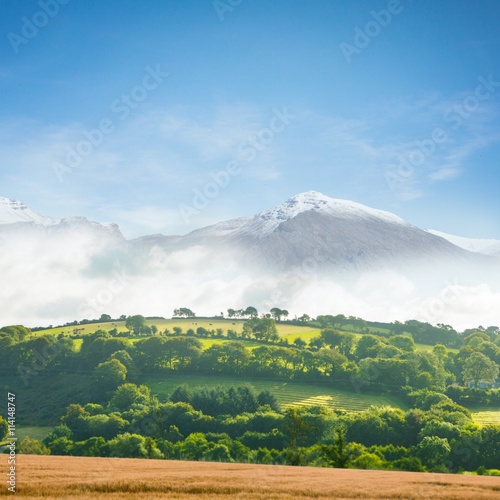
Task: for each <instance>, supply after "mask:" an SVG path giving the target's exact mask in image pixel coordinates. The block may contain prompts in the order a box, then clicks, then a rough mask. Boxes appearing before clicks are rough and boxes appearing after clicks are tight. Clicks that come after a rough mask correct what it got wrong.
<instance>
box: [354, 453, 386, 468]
mask: <svg viewBox="0 0 500 500" xmlns="http://www.w3.org/2000/svg"><path fill="white" fill-rule="evenodd" d="M352 465H353V466H354V467H355V468H356V469H383V468H384V461H383V460H382V459H381V458H380V457H379V456H378V455H375V453H363V454H362V455H360V456H359V457H358V458H356V459H355V460H353V462H352Z"/></svg>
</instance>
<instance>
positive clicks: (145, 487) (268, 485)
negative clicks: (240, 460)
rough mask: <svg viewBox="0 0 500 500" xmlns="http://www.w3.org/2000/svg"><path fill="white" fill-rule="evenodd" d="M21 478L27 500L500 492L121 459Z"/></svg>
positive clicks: (433, 478) (67, 465) (53, 467)
mask: <svg viewBox="0 0 500 500" xmlns="http://www.w3.org/2000/svg"><path fill="white" fill-rule="evenodd" d="M18 473H19V477H20V478H22V480H20V481H19V484H18V490H17V492H16V498H18V499H23V500H28V499H34V498H45V499H46V500H52V499H55V498H58V499H59V498H80V499H92V500H95V499H97V500H99V499H115V498H116V499H129V498H130V499H147V500H155V499H160V498H166V497H168V498H175V499H177V500H188V499H195V498H196V499H198V500H208V499H210V500H222V499H244V498H251V499H252V500H270V499H273V500H296V499H297V498H301V499H304V500H306V499H325V500H334V499H354V498H357V499H359V498H364V499H374V500H375V499H387V498H398V499H408V500H410V499H422V498H425V499H428V498H433V499H437V500H439V499H461V500H466V499H471V500H472V499H473V500H493V499H497V498H498V492H499V491H500V485H499V481H498V478H495V477H484V476H471V475H467V476H463V475H450V474H416V473H411V472H387V471H374V470H362V471H361V470H350V469H326V468H312V467H290V466H280V465H274V466H270V465H250V464H224V463H210V462H177V461H168V460H137V459H120V458H86V457H85V458H84V457H55V456H54V457H41V456H31V455H22V456H20V457H18ZM4 489H5V486H2V493H3V491H4ZM4 494H5V493H4Z"/></svg>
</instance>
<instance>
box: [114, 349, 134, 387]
mask: <svg viewBox="0 0 500 500" xmlns="http://www.w3.org/2000/svg"><path fill="white" fill-rule="evenodd" d="M111 359H117V360H118V361H119V362H120V363H122V364H123V366H125V368H126V369H127V379H128V380H131V381H135V380H137V377H138V376H139V374H140V371H139V368H137V365H136V364H135V361H134V360H133V359H132V356H130V354H129V353H128V352H127V351H125V350H121V351H116V352H114V353H113V354H112V355H111Z"/></svg>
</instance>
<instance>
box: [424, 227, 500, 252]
mask: <svg viewBox="0 0 500 500" xmlns="http://www.w3.org/2000/svg"><path fill="white" fill-rule="evenodd" d="M429 233H431V234H435V235H436V236H440V237H441V238H444V239H445V240H448V241H449V242H450V243H453V244H454V245H456V246H458V247H461V248H463V249H465V250H469V251H470V252H477V253H482V254H484V255H496V256H499V257H500V241H499V240H493V239H476V238H465V237H463V236H455V235H453V234H448V233H443V232H442V231H435V230H433V229H429Z"/></svg>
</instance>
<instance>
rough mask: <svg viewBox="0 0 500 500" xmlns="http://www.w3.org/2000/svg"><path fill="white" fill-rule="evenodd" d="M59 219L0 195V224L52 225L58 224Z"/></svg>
mask: <svg viewBox="0 0 500 500" xmlns="http://www.w3.org/2000/svg"><path fill="white" fill-rule="evenodd" d="M59 220H60V219H55V218H52V217H45V216H43V215H40V214H37V213H36V212H33V210H31V209H29V208H28V207H27V206H26V205H25V204H24V203H22V202H20V201H18V200H12V199H10V198H2V197H0V224H16V223H18V222H34V223H35V224H40V225H42V226H50V225H52V224H57V223H58V222H59Z"/></svg>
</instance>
